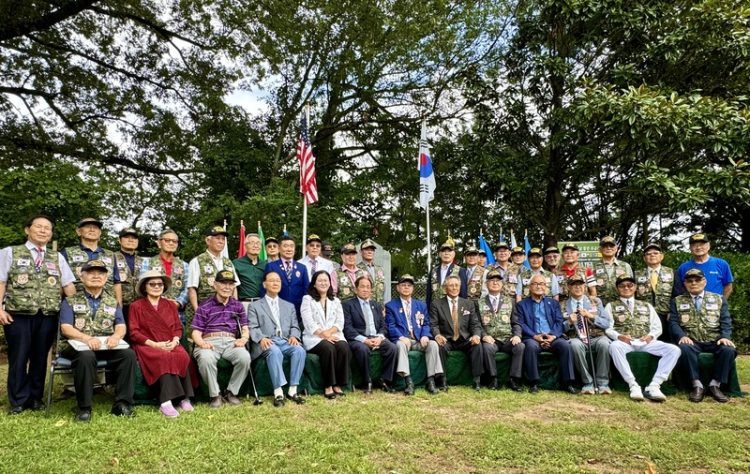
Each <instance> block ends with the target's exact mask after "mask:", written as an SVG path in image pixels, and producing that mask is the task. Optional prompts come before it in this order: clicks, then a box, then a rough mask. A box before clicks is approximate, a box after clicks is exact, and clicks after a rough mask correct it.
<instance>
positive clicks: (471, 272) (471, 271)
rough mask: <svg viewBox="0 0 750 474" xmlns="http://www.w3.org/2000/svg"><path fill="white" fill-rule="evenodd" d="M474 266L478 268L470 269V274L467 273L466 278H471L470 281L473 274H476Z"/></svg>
mask: <svg viewBox="0 0 750 474" xmlns="http://www.w3.org/2000/svg"><path fill="white" fill-rule="evenodd" d="M474 268H476V267H473V268H469V269H468V273H469V274H468V275H467V277H466V279H467V280H469V281H471V277H472V275H474Z"/></svg>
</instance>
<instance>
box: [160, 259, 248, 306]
mask: <svg viewBox="0 0 750 474" xmlns="http://www.w3.org/2000/svg"><path fill="white" fill-rule="evenodd" d="M221 261H222V265H224V268H223V270H231V271H232V273H235V271H234V265H232V261H231V260H229V259H228V258H226V257H222V258H221ZM172 265H173V267H172V268H173V269H174V264H172ZM198 271H199V272H200V277H199V278H198V288H196V290H197V293H198V304H201V302H202V301H204V300H206V299H208V298H211V297H212V296H214V295H215V294H216V290H214V279H215V278H216V274H217V273H219V269H218V268H216V266H215V265H214V261H213V259H212V258H211V255H210V254H209V253H208V251H205V252H203V253H202V254H200V255H198Z"/></svg>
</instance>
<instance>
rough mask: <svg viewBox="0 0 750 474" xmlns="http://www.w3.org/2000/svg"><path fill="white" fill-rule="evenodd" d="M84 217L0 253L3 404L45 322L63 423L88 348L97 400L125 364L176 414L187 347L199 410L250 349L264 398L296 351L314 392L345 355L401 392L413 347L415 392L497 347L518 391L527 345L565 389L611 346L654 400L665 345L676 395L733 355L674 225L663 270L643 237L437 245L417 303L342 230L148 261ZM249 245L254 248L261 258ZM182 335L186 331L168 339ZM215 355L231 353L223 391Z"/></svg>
mask: <svg viewBox="0 0 750 474" xmlns="http://www.w3.org/2000/svg"><path fill="white" fill-rule="evenodd" d="M101 229H102V223H101V221H99V220H97V219H94V218H85V219H82V220H81V221H80V222H79V224H78V228H77V234H78V236H79V237H80V242H79V244H78V245H76V246H73V247H70V248H67V249H64V250H63V251H62V252H56V251H55V250H53V249H50V248H47V245H48V243H49V242H50V241H51V238H52V234H53V231H54V223H53V221H52V220H51V219H50V218H49V217H46V216H41V215H39V216H35V217H33V218H31V219H30V220H29V221H28V222H27V223H26V226H25V228H24V232H25V233H26V236H27V241H26V243H25V244H24V245H18V246H12V247H6V248H4V249H2V251H0V299H1V300H3V301H4V308H3V309H0V324H2V325H3V326H4V328H5V335H6V340H7V343H8V360H9V373H8V398H9V401H10V406H11V408H10V413H12V414H16V413H21V412H23V411H25V410H29V409H30V410H38V409H41V408H43V407H44V403H43V401H42V393H43V389H44V381H45V373H46V365H47V354H48V352H49V350H50V348H51V346H52V345H53V343H54V341H55V339H56V335H57V331H58V323H59V331H60V334H61V335H62V337H63V341H62V342H61V344H60V347H59V351H60V354H61V355H62V356H64V357H66V358H68V359H70V360H71V361H72V370H73V383H74V386H75V393H76V400H77V411H76V415H75V419H76V420H78V421H88V420H90V419H91V407H92V393H93V386H94V380H95V375H96V370H97V367H98V366H99V365H100V363H101V361H106V364H107V368H108V369H109V370H110V371H112V372H114V373H115V374H116V375H115V381H116V383H115V396H114V398H115V400H114V405H113V407H112V413H113V414H115V415H121V416H132V415H133V408H132V404H133V393H134V380H135V368H136V364H139V365H140V368H141V372H142V374H143V377H144V379H145V381H146V383H147V384H148V385H150V386H153V387H155V388H156V390H157V392H158V399H159V403H160V408H159V409H160V411H161V412H162V413H163V414H164V416H166V417H177V416H179V415H180V412H190V411H192V410H193V406H192V404H191V398H192V397H193V387H194V386H195V382H196V381H195V380H192V379H191V370H190V369H191V367H190V364H191V360H192V359H194V360H195V364H196V365H197V371H198V373H199V374H200V377H201V379H203V381H204V382H205V383H206V386H207V390H208V395H209V398H210V401H209V406H210V407H212V408H219V407H221V406H222V405H224V404H225V403H226V404H230V405H237V404H240V403H241V401H240V399H239V398H238V395H239V393H240V389H241V387H242V385H243V383H244V382H245V379H246V377H247V376H248V375H249V374H250V371H251V360H253V359H258V358H264V359H265V360H266V362H267V365H268V372H269V375H270V379H271V382H272V385H273V389H274V392H273V403H274V405H275V406H282V405H284V404H285V402H286V401H290V402H293V403H295V404H304V403H305V399H304V398H303V396H302V395H301V394H300V392H299V390H298V388H299V385H300V380H301V377H302V373H303V370H304V367H305V360H306V354H307V352H309V353H312V354H316V355H317V356H318V357H319V360H320V367H321V376H322V379H323V385H324V393H323V394H324V396H325V397H326V398H329V399H334V398H336V397H342V396H345V395H344V391H343V388H344V387H345V386H347V385H348V384H349V374H350V364H351V363H352V359H353V360H354V363H355V364H357V366H358V367H359V369H360V371H361V373H362V375H363V381H364V382H363V386H362V389H363V390H364V391H365V392H366V393H369V392H371V391H372V390H373V389H376V388H377V389H382V390H384V391H386V392H394V391H395V390H394V389H393V386H394V383H395V382H396V381H397V380H396V377H397V376H398V377H401V378H403V380H404V382H405V389H404V393H405V394H406V395H412V394H414V391H415V387H414V382H413V381H412V378H411V369H410V367H409V358H408V355H409V351H421V352H424V355H425V362H426V369H427V380H426V384H425V389H426V390H427V391H428V392H430V393H432V394H436V393H438V392H439V391H441V390H447V389H448V380H447V377H446V376H445V372H446V370H445V368H446V363H447V356H448V354H449V352H451V351H461V352H465V353H466V354H467V355H468V358H469V361H470V366H471V373H472V377H473V385H474V388H475V389H477V390H480V389H481V387H482V385H483V384H486V385H488V386H489V387H490V388H492V389H497V388H498V386H499V383H498V374H497V367H496V363H495V354H496V353H497V352H498V351H501V352H505V353H508V354H510V356H511V368H510V379H509V381H508V385H509V387H510V388H511V389H512V390H515V391H520V390H522V379H523V378H524V375H525V378H526V380H527V381H528V385H529V390H530V391H531V392H537V391H538V385H539V371H538V357H539V353H540V352H542V351H550V352H552V353H554V354H555V355H556V356H557V357H558V358H559V361H560V373H561V382H562V383H561V386H562V387H563V389H564V390H566V391H568V392H570V393H577V392H578V388H577V387H576V386H575V385H574V381H575V379H576V372H577V373H578V375H579V377H580V379H581V380H582V382H583V387H582V390H581V391H582V393H584V394H594V393H600V394H607V393H611V391H610V389H609V367H610V357H611V359H612V361H613V362H614V365H615V367H616V368H617V369H618V371H619V372H620V373H621V375H622V377H623V379H624V380H625V381H626V382H627V383H628V384H629V385H630V387H631V388H630V396H631V398H633V399H636V400H641V399H643V398H644V397H646V398H649V399H651V400H655V401H663V400H664V399H665V397H664V395H663V393H662V392H661V390H660V385H661V383H662V382H663V381H665V380H666V379H667V378H668V377H669V374H670V372H671V371H672V369H673V368H674V366H675V364H676V363H677V361H678V359H680V358H682V359H683V360H684V361H685V364H686V366H687V368H688V370H689V373H690V377H691V380H692V383H693V389H692V390H691V392H690V395H689V398H690V400H692V401H696V402H697V401H700V400H702V399H703V397H704V395H703V394H704V391H707V392H708V393H709V394H710V395H711V396H712V397H713V398H715V399H716V400H718V401H722V402H723V401H727V397H726V396H725V395H724V394H723V393H722V391H721V389H720V386H721V384H725V383H727V382H728V378H729V374H730V370H731V366H732V362H733V360H734V357H735V355H736V352H735V349H734V344H733V343H732V341H731V318H730V316H729V313H728V310H727V303H726V300H727V298H728V296H729V294H730V293H731V285H732V274H731V271H730V270H729V266H728V265H727V264H726V262H725V261H723V260H721V259H716V258H715V257H711V256H709V255H708V251H709V249H710V244H709V243H708V240H707V239H706V237H705V236H704V235H703V234H695V235H693V236H692V237H691V238H690V248H691V251H692V252H693V255H694V258H693V259H692V260H691V261H689V262H686V263H685V264H683V265H682V266H681V267H680V268H679V269H678V270H677V271H676V272H673V271H672V270H671V269H669V268H666V267H664V266H661V260H662V259H663V254H662V251H661V248H660V247H659V246H658V245H656V244H651V245H649V246H647V247H646V249H645V257H644V258H645V261H646V268H645V269H643V270H639V271H636V272H635V273H634V272H633V271H632V269H631V268H630V266H629V265H628V264H627V263H624V262H621V261H620V260H618V259H617V258H616V255H617V250H618V249H617V245H616V243H615V240H614V239H613V238H611V237H605V238H603V239H602V240H601V246H600V250H601V254H602V261H601V263H596V264H595V265H594V266H593V268H589V267H584V266H583V265H581V264H579V263H578V253H579V252H578V249H577V248H576V246H575V245H571V244H568V245H565V246H563V248H562V249H561V250H562V251H560V250H558V249H557V248H556V247H549V248H547V249H545V250H544V251H542V250H541V249H538V248H535V249H531V251H529V252H528V255H526V253H524V252H523V249H520V248H513V249H511V248H509V246H508V245H507V244H506V243H505V242H500V243H498V244H497V245H496V246H495V248H494V257H495V259H496V263H495V264H493V265H488V266H485V265H483V264H482V252H481V251H480V250H478V249H476V248H475V247H469V248H467V249H466V251H465V253H464V260H465V262H466V266H461V265H459V264H458V263H456V254H455V246H454V243H453V242H452V241H450V240H449V241H447V242H446V243H444V244H443V245H441V246H440V249H439V257H440V264H439V265H437V266H436V267H435V268H434V269H433V270H432V272H431V274H430V284H428V288H427V290H428V294H427V300H426V301H421V300H418V299H416V298H414V297H413V292H414V286H415V279H414V278H413V277H412V276H411V275H408V274H404V275H401V276H400V278H398V284H397V285H396V291H397V293H398V295H397V296H396V297H395V298H393V299H392V300H391V301H388V302H386V301H385V286H386V284H387V282H386V280H385V275H386V273H385V272H384V269H383V268H382V267H381V266H379V265H377V264H376V263H375V259H374V257H375V251H376V245H375V243H374V242H373V241H371V240H369V239H368V240H365V241H364V242H362V243H361V244H360V246H359V248H360V249H359V251H358V250H357V247H356V246H355V245H354V244H353V243H348V244H346V245H344V246H343V247H342V248H341V251H340V253H341V263H340V264H336V263H334V262H333V261H332V260H331V259H330V258H326V256H325V253H324V252H326V251H328V252H331V251H332V248H330V245H329V246H328V248H326V244H325V243H324V242H323V241H322V239H321V238H320V237H319V236H317V235H315V234H311V235H310V236H308V238H307V239H306V242H305V250H306V251H305V255H304V256H303V257H302V258H301V259H299V260H296V259H295V252H296V243H295V241H294V239H293V238H292V237H291V236H288V235H285V236H282V237H280V238H278V239H276V238H268V239H266V240H265V242H261V240H260V237H259V236H258V235H256V234H249V235H248V236H247V237H246V240H245V251H246V254H245V255H244V256H242V257H240V258H237V259H235V260H230V259H228V258H226V257H222V255H221V252H222V250H223V248H224V246H225V242H226V238H227V233H226V231H225V230H224V228H223V227H221V226H213V227H211V228H209V229H208V230H207V232H206V237H205V243H206V251H205V252H203V253H202V254H200V255H198V256H197V257H195V258H193V259H192V260H191V261H190V262H186V261H183V260H182V259H180V258H179V257H177V256H176V255H175V253H176V251H177V248H178V246H179V237H178V235H177V233H176V232H175V231H173V230H171V229H168V228H167V229H165V230H163V231H162V232H161V233H160V234H159V236H158V240H157V246H158V247H159V254H158V255H156V256H154V257H148V258H145V257H141V256H139V255H137V253H136V249H137V248H138V244H139V233H138V231H137V230H136V229H133V228H125V229H123V230H122V231H121V232H120V233H119V243H120V249H119V250H118V251H117V252H113V251H110V250H106V249H103V248H101V246H100V245H99V239H100V237H101ZM262 246H265V248H266V252H267V255H268V259H267V260H261V259H260V253H261V252H260V251H261V247H262ZM358 254H359V256H360V260H361V261H360V262H359V263H357V255H358ZM560 255H562V260H563V263H562V264H560ZM328 256H329V257H330V253H329V255H328ZM526 259H528V263H529V266H528V267H525V266H524V265H523V263H524V261H525V260H526ZM186 328H187V331H186V330H185V329H186ZM185 335H188V336H189V337H190V339H192V345H187V344H185V343H184V340H185ZM670 338H671V341H672V342H674V343H675V344H671V343H669V340H670ZM373 351H378V352H379V353H380V355H381V359H382V366H381V371H380V377H379V378H378V379H377V380H373V377H372V376H371V370H370V366H369V363H370V357H369V356H370V354H371V353H372V352H373ZM631 351H645V352H648V353H650V354H653V355H656V356H658V357H660V360H659V365H658V369H657V372H656V374H655V375H654V378H653V380H652V381H651V383H650V384H649V385H648V386H647V387H645V390H643V391H641V387H640V386H638V384H637V382H636V381H635V377H634V375H633V373H632V371H631V370H630V367H629V366H628V363H627V359H626V355H627V353H629V352H631ZM190 352H192V356H193V357H192V359H191V354H190ZM700 352H713V353H715V354H716V362H715V364H714V372H713V377H712V380H711V381H710V383H709V387H708V389H707V390H706V389H705V388H704V387H703V385H702V383H701V380H700V377H699V372H698V354H699V353H700ZM587 353H589V355H590V356H591V360H588V359H587ZM220 359H224V360H226V361H228V362H229V363H231V364H232V366H233V367H232V374H231V378H230V380H229V383H228V386H227V388H226V390H224V391H223V392H222V391H221V390H220V386H219V383H218V373H217V372H218V369H217V364H218V362H219V360H220ZM285 359H287V360H289V365H290V370H289V374H288V378H287V375H286V374H285V372H284V370H283V362H284V360H285ZM285 387H286V390H284V388H285Z"/></svg>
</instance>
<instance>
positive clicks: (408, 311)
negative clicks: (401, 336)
mask: <svg viewBox="0 0 750 474" xmlns="http://www.w3.org/2000/svg"><path fill="white" fill-rule="evenodd" d="M404 313H405V314H406V326H407V327H408V328H409V336H411V338H412V339H414V327H413V326H412V324H411V301H407V302H406V305H404Z"/></svg>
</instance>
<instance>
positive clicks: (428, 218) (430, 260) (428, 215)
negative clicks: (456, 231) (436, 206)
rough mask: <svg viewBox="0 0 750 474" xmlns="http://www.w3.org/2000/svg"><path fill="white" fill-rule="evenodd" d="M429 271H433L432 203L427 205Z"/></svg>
mask: <svg viewBox="0 0 750 474" xmlns="http://www.w3.org/2000/svg"><path fill="white" fill-rule="evenodd" d="M426 211H427V271H428V272H431V271H432V244H431V243H430V240H431V236H430V203H429V202H428V203H427V209H426Z"/></svg>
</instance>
